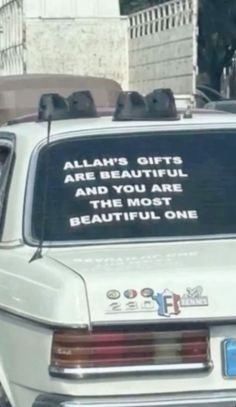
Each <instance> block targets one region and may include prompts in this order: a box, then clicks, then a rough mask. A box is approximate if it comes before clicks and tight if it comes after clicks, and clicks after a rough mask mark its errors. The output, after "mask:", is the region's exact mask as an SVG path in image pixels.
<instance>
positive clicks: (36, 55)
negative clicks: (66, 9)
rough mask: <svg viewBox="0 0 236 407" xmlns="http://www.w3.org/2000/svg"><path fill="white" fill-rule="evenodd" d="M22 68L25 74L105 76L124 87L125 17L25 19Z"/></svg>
mask: <svg viewBox="0 0 236 407" xmlns="http://www.w3.org/2000/svg"><path fill="white" fill-rule="evenodd" d="M109 1H110V0H109ZM26 67H27V73H68V74H78V75H94V76H101V77H107V78H110V79H114V80H116V81H117V82H119V83H120V84H121V85H122V87H124V88H125V89H127V87H128V20H127V19H126V18H120V17H119V18H109V19H108V18H96V19H95V18H94V19H88V18H84V19H82V18H78V19H29V18H28V19H27V20H26Z"/></svg>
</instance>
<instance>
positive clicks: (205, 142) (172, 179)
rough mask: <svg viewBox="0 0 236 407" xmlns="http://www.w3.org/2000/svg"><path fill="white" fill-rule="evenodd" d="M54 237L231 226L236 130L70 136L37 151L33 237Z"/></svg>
mask: <svg viewBox="0 0 236 407" xmlns="http://www.w3.org/2000/svg"><path fill="white" fill-rule="evenodd" d="M42 228H43V240H44V241H53V242H71V241H99V240H104V239H105V240H107V239H109V240H113V239H114V240H116V239H142V238H157V239H163V238H164V239H165V238H171V239H176V238H188V237H189V238H193V237H197V236H206V235H215V236H217V235H222V234H223V235H227V234H234V233H235V232H236V135H235V134H233V133H232V132H225V131H219V132H217V133H216V132H204V133H203V132H191V133H190V132H188V133H186V132H185V133H179V132H178V133H177V132H175V133H165V134H163V133H162V134H159V133H147V134H143V133H142V134H135V135H133V134H132V135H122V136H119V135H113V136H106V137H105V136H104V137H100V136H99V137H96V138H88V137H84V138H73V139H67V140H65V139H64V140H63V141H59V142H55V143H52V144H50V145H49V146H44V147H43V148H42V149H41V151H40V153H39V157H38V162H37V168H36V175H35V184H34V190H33V205H32V216H31V236H32V237H33V238H34V239H39V238H40V237H41V236H42Z"/></svg>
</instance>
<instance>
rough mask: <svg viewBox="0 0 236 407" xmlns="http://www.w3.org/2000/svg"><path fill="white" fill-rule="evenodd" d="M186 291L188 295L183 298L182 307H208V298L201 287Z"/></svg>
mask: <svg viewBox="0 0 236 407" xmlns="http://www.w3.org/2000/svg"><path fill="white" fill-rule="evenodd" d="M186 291H187V293H186V294H184V295H183V296H182V298H181V307H183V308H184V307H206V306H207V305H208V297H207V296H206V295H203V288H202V287H201V286H197V287H195V288H190V287H188V288H187V289H186Z"/></svg>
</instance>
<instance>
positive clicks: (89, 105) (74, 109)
mask: <svg viewBox="0 0 236 407" xmlns="http://www.w3.org/2000/svg"><path fill="white" fill-rule="evenodd" d="M67 100H68V103H69V110H70V116H71V118H83V117H84V118H85V117H96V116H97V111H96V107H95V103H94V100H93V97H92V95H91V92H89V91H87V90H84V91H78V92H74V93H72V94H71V95H70V96H69V97H68V99H67Z"/></svg>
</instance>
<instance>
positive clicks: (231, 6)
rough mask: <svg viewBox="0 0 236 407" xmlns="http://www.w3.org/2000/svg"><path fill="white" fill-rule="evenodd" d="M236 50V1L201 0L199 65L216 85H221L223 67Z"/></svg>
mask: <svg viewBox="0 0 236 407" xmlns="http://www.w3.org/2000/svg"><path fill="white" fill-rule="evenodd" d="M235 50H236V1H235V0H200V4H199V40H198V65H199V71H200V73H207V74H208V77H209V82H210V85H211V86H213V87H214V88H216V89H219V88H220V78H221V75H222V73H223V69H224V67H227V66H229V65H230V63H231V61H232V57H233V56H234V53H235Z"/></svg>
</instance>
